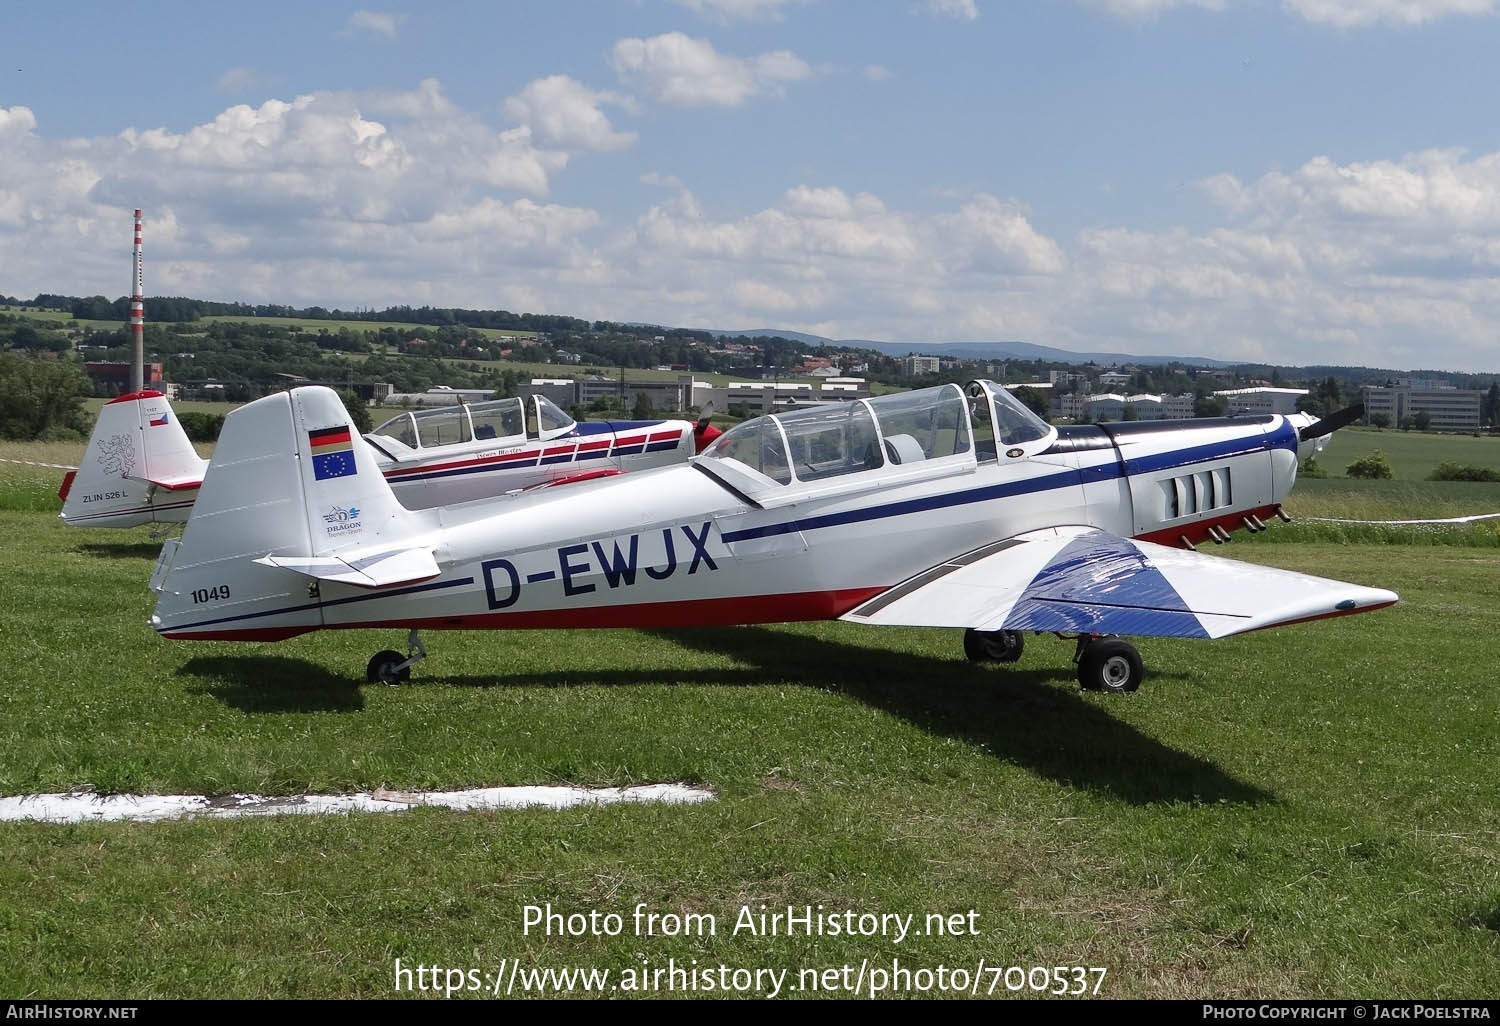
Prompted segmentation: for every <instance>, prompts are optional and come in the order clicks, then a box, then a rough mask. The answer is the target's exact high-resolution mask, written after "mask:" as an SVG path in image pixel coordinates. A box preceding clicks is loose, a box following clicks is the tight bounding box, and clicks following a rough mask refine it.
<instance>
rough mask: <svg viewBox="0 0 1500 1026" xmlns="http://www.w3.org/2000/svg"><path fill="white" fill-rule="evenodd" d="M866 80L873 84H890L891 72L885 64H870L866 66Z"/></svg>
mask: <svg viewBox="0 0 1500 1026" xmlns="http://www.w3.org/2000/svg"><path fill="white" fill-rule="evenodd" d="M864 74H865V78H867V79H869V80H870V81H871V82H889V81H890V79H891V71H890V69H889V68H887V67H886V66H885V65H883V64H868V65H866V66H865V72H864Z"/></svg>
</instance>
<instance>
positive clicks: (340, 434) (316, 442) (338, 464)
mask: <svg viewBox="0 0 1500 1026" xmlns="http://www.w3.org/2000/svg"><path fill="white" fill-rule="evenodd" d="M307 444H308V447H309V448H310V449H311V450H312V466H313V480H315V481H326V480H328V479H329V478H331V477H353V476H354V475H355V474H356V473H358V468H356V467H355V464H354V442H353V440H352V439H351V438H350V437H349V427H348V425H347V424H346V425H344V426H342V427H332V428H322V429H321V430H318V431H309V432H308V433H307Z"/></svg>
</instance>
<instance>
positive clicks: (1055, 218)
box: [0, 0, 1500, 372]
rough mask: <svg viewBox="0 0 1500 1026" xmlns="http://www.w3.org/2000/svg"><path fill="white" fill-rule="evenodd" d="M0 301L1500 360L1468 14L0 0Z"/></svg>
mask: <svg viewBox="0 0 1500 1026" xmlns="http://www.w3.org/2000/svg"><path fill="white" fill-rule="evenodd" d="M3 22H4V31H3V33H0V294H6V295H12V296H19V297H22V298H29V297H30V296H32V295H35V294H36V293H38V292H61V293H66V294H73V295H95V294H102V295H106V296H110V297H115V296H119V295H124V294H126V293H127V292H128V291H129V287H130V265H129V258H130V239H131V210H132V209H133V208H134V207H136V206H140V207H142V208H144V209H145V217H146V229H145V251H146V273H145V278H146V291H147V294H148V296H149V295H151V294H156V295H190V296H197V297H201V298H211V299H222V300H243V301H251V302H257V301H268V302H281V303H288V304H292V305H298V306H300V305H313V304H317V305H322V306H327V307H343V308H356V307H361V308H370V307H374V308H380V307H384V306H389V305H394V304H399V303H412V304H431V305H436V306H463V307H479V308H503V309H509V310H514V311H518V312H520V311H532V312H542V313H559V314H571V315H574V316H579V317H586V318H591V319H609V320H619V321H646V322H651V323H660V324H668V325H681V326H690V327H713V328H720V329H740V328H767V327H770V328H781V329H790V330H798V331H807V332H812V333H816V334H820V335H826V336H829V337H831V338H836V339H877V340H886V341H912V342H939V341H957V340H965V341H969V340H992V339H993V340H1010V339H1015V340H1021V341H1027V342H1034V343H1039V344H1043V345H1052V346H1058V347H1061V348H1064V349H1071V350H1075V351H1117V352H1130V353H1137V354H1142V355H1146V354H1152V355H1163V354H1177V355H1198V356H1211V357H1216V358H1220V359H1232V360H1238V359H1243V360H1265V361H1270V362H1275V363H1281V364H1302V365H1306V364H1347V365H1366V366H1383V367H1392V368H1398V369H1434V370H1457V371H1477V372H1495V371H1500V117H1497V116H1496V114H1495V109H1496V106H1497V100H1500V70H1497V63H1500V62H1497V61H1496V57H1495V55H1496V54H1500V0H1008V2H1001V0H895V2H853V0H590V2H583V0H579V2H570V0H506V2H495V0H490V2H468V3H456V2H443V0H433V2H429V3H424V4H421V5H411V6H409V7H406V6H400V5H377V6H365V7H360V6H358V5H356V4H352V3H337V2H329V0H319V2H316V3H307V2H302V3H286V2H281V0H262V2H260V3H257V4H254V5H234V6H230V5H217V4H201V3H191V2H155V3H150V2H144V3H134V4H120V3H109V4H105V3H92V2H84V0H78V2H71V3H67V4H56V3H52V2H46V3H43V2H34V0H7V3H6V5H5V8H4V12H3Z"/></svg>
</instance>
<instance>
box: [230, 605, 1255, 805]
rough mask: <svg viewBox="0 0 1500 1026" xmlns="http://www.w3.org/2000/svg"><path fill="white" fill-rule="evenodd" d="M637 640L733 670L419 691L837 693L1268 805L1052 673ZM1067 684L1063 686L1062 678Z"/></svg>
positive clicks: (702, 635)
mask: <svg viewBox="0 0 1500 1026" xmlns="http://www.w3.org/2000/svg"><path fill="white" fill-rule="evenodd" d="M644 633H647V634H650V635H652V636H654V637H658V638H661V639H662V640H665V641H669V642H671V643H673V644H676V645H680V646H682V647H684V648H688V649H692V650H695V651H700V652H709V653H713V654H715V655H720V656H728V657H730V658H732V659H734V660H736V661H737V662H740V663H742V664H744V666H743V667H741V668H737V669H730V670H714V671H704V672H693V671H683V672H663V671H660V670H652V669H649V668H632V669H628V670H613V671H611V670H603V671H600V670H589V671H580V670H557V671H551V672H547V673H524V674H513V675H509V676H504V677H475V676H461V677H460V676H454V677H438V678H432V679H430V682H431V683H434V684H443V685H447V686H450V687H582V686H593V687H599V686H604V687H611V686H614V687H631V686H641V685H659V684H688V685H692V684H700V685H701V684H704V683H707V682H712V683H713V684H715V685H719V686H726V685H727V686H744V687H754V686H760V685H764V684H767V683H771V682H776V683H780V682H782V681H792V682H795V683H799V684H803V685H805V686H807V687H815V688H821V689H823V690H825V691H830V692H834V693H837V694H844V695H848V696H850V697H851V698H854V699H856V700H857V701H860V702H864V703H865V704H867V705H870V706H873V707H875V708H878V709H883V710H885V711H886V712H889V713H892V714H893V715H896V716H900V717H901V718H902V719H905V720H907V721H908V722H910V723H913V724H915V725H917V726H918V727H920V728H922V729H923V730H926V731H928V732H929V733H932V734H935V735H939V736H943V737H952V738H955V739H958V740H961V741H965V742H967V743H969V744H973V745H977V746H979V747H981V748H982V749H983V750H984V751H987V752H989V753H990V754H992V755H994V756H995V757H996V758H998V759H1003V760H1005V761H1007V762H1011V763H1015V764H1016V765H1020V766H1025V767H1027V768H1028V769H1030V770H1031V771H1032V772H1034V773H1037V774H1039V775H1041V776H1044V777H1047V778H1048V779H1051V780H1055V781H1057V782H1058V783H1061V784H1066V785H1068V786H1071V787H1078V788H1081V789H1084V790H1087V791H1092V792H1096V793H1101V794H1107V795H1110V796H1112V797H1114V798H1117V799H1120V800H1122V801H1126V802H1129V803H1131V804H1135V805H1146V804H1152V803H1157V802H1195V803H1213V802H1234V803H1238V804H1258V803H1261V802H1267V801H1273V800H1274V799H1275V795H1274V794H1272V793H1271V792H1269V791H1266V790H1264V789H1262V788H1259V787H1255V786H1254V785H1251V784H1247V783H1244V782H1242V781H1239V780H1236V779H1234V778H1233V777H1231V776H1229V775H1228V774H1226V773H1225V772H1224V771H1223V770H1221V769H1219V768H1218V767H1217V766H1215V765H1213V763H1211V762H1208V761H1207V760H1205V759H1201V758H1199V757H1197V756H1194V755H1190V754H1188V753H1186V752H1181V751H1178V750H1176V749H1173V748H1170V747H1168V746H1166V745H1164V744H1162V743H1161V742H1159V741H1156V740H1155V739H1153V738H1150V737H1148V736H1146V735H1145V734H1143V733H1141V732H1140V731H1139V730H1137V729H1136V728H1135V727H1132V726H1131V725H1130V724H1128V723H1124V722H1122V721H1120V720H1119V719H1116V718H1115V717H1114V716H1111V715H1110V714H1109V712H1108V711H1107V710H1105V709H1103V708H1101V707H1100V706H1098V705H1095V704H1093V703H1091V702H1089V701H1086V700H1085V699H1084V698H1082V697H1080V695H1079V694H1078V692H1077V691H1076V690H1074V689H1071V688H1059V687H1058V686H1057V679H1058V672H1059V671H1058V670H1057V669H1056V668H1052V669H1037V670H1019V669H1016V668H1015V667H1005V668H1000V669H996V670H986V669H984V668H982V667H979V666H976V665H974V664H972V663H969V662H965V661H960V660H957V659H934V658H931V657H928V656H919V655H910V654H906V653H901V652H892V651H890V650H888V649H883V648H865V647H863V646H860V645H849V644H842V643H839V642H836V641H829V640H825V639H821V638H814V637H807V636H803V635H798V634H795V633H791V632H785V631H776V630H771V629H768V628H765V627H696V628H684V629H671V630H656V631H647V632H644ZM227 662H228V661H227V660H226V663H227ZM1066 676H1067V677H1068V679H1069V680H1070V681H1071V680H1072V675H1071V674H1066ZM1156 676H1157V677H1167V676H1171V675H1169V674H1157V675H1156ZM344 686H345V687H347V686H348V685H347V684H345V685H344ZM1119 700H1122V701H1130V699H1129V698H1120V699H1119Z"/></svg>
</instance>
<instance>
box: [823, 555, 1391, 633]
mask: <svg viewBox="0 0 1500 1026" xmlns="http://www.w3.org/2000/svg"><path fill="white" fill-rule="evenodd" d="M1396 597H1397V596H1396V594H1395V592H1391V591H1385V590H1383V589H1379V588H1366V587H1363V586H1361V585H1357V584H1345V583H1344V582H1342V581H1333V580H1328V579H1327V578H1323V577H1313V576H1310V575H1308V574H1301V573H1296V572H1293V571H1290V570H1278V569H1274V568H1272V567H1265V566H1258V565H1255V564H1251V563H1241V562H1239V561H1237V560H1232V559H1223V558H1221V557H1219V556H1211V555H1208V554H1206V553H1201V552H1195V551H1193V550H1192V549H1186V548H1182V549H1176V548H1168V547H1167V546H1164V545H1155V544H1152V543H1151V542H1143V541H1133V540H1131V539H1127V538H1120V537H1118V536H1116V535H1113V534H1109V533H1108V532H1105V531H1100V530H1097V529H1095V528H1088V527H1060V528H1047V529H1044V530H1040V531H1032V532H1030V533H1027V534H1022V535H1017V536H1016V537H1014V538H1009V539H1006V540H1005V541H1001V542H996V543H994V544H991V545H987V546H984V547H983V548H980V549H976V550H974V551H973V552H969V553H965V554H964V555H962V556H958V557H956V558H954V559H952V560H949V561H947V562H944V563H941V564H939V565H937V566H935V567H932V568H931V569H929V570H926V571H923V572H922V573H920V574H917V575H916V576H915V577H912V578H910V579H909V580H907V581H904V582H902V583H901V584H898V585H896V586H895V587H894V588H890V589H888V590H887V591H885V592H883V593H882V594H880V595H877V596H875V597H874V598H872V599H870V600H868V601H866V602H864V603H863V604H861V605H860V606H858V607H857V608H855V609H853V610H851V611H850V612H848V613H846V614H845V615H844V616H843V617H842V619H844V620H849V621H852V622H855V623H870V624H889V625H904V626H908V627H972V628H974V629H975V630H982V631H995V630H1011V631H1042V632H1053V631H1055V632H1059V633H1065V634H1126V635H1141V636H1146V637H1166V638H1222V637H1227V636H1228V635H1231V634H1241V633H1244V632H1245V631H1253V630H1259V629H1261V628H1263V627H1274V626H1277V625H1280V624H1288V623H1297V622H1299V621H1302V620H1318V619H1322V618H1324V617H1330V616H1344V615H1347V614H1350V613H1362V612H1367V611H1369V610H1371V609H1378V608H1380V607H1382V606H1388V605H1391V604H1392V603H1394V602H1395V601H1396Z"/></svg>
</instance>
